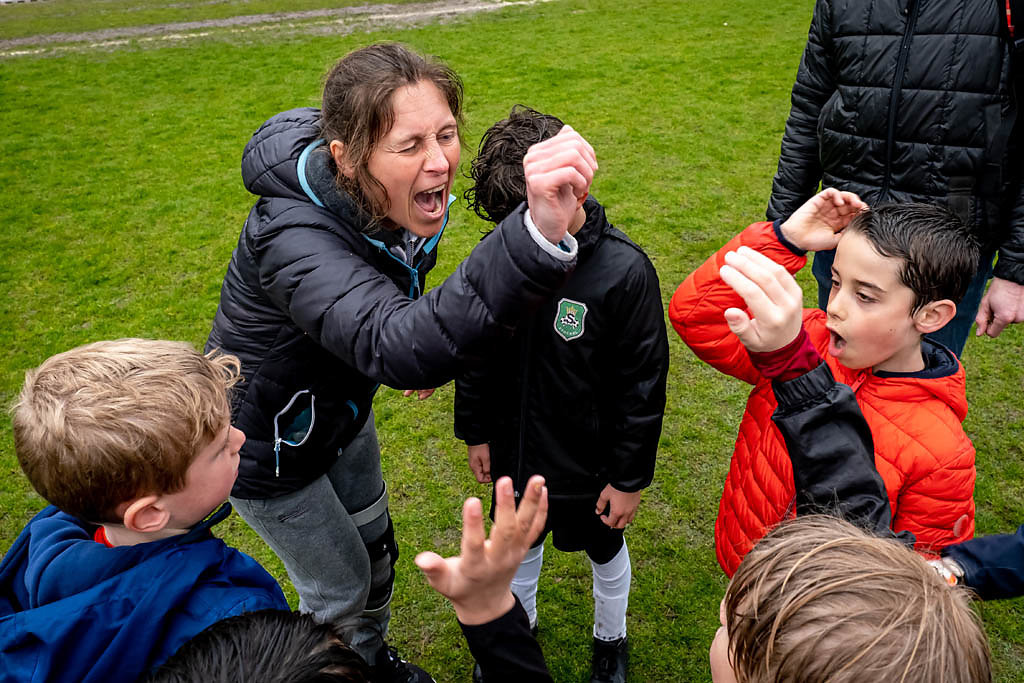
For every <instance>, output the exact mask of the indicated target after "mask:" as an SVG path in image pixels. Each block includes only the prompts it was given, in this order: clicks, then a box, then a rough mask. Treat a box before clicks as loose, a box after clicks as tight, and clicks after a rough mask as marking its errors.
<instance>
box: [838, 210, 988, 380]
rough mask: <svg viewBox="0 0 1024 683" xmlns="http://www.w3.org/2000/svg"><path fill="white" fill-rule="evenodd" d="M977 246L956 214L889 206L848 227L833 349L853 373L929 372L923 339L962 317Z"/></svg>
mask: <svg viewBox="0 0 1024 683" xmlns="http://www.w3.org/2000/svg"><path fill="white" fill-rule="evenodd" d="M978 262H979V251H978V246H977V243H976V241H975V240H974V238H973V237H972V236H971V234H970V232H969V231H968V230H967V228H966V226H964V224H963V223H962V222H961V221H960V220H959V219H958V218H957V217H956V216H955V215H954V214H952V213H950V212H949V211H947V210H945V209H943V208H940V207H936V206H931V205H927V204H885V205H881V206H878V207H876V208H874V209H872V210H870V211H865V212H863V213H861V214H859V215H858V216H857V217H856V218H854V219H853V220H852V221H851V222H850V224H849V226H847V228H846V230H845V231H844V233H843V235H842V237H841V238H840V240H839V245H838V246H837V247H836V255H835V262H834V264H833V267H832V291H831V293H830V294H829V300H828V308H827V314H828V320H827V324H826V326H827V327H828V329H829V332H830V333H831V339H830V344H829V349H828V352H829V354H830V355H832V356H834V357H835V358H836V359H837V360H839V361H840V362H841V363H842V364H843V365H845V366H846V367H848V368H852V369H861V368H873V369H875V370H884V371H889V372H917V371H920V370H923V369H924V367H925V365H924V360H923V358H922V356H921V337H922V335H925V334H928V333H930V332H936V331H938V330H939V329H941V328H942V327H943V326H944V325H945V324H946V323H948V322H949V321H950V320H952V319H953V317H954V316H955V315H956V306H957V303H958V302H959V301H960V299H961V298H963V295H964V293H965V292H966V291H967V286H968V284H969V283H970V281H971V278H972V277H973V276H974V273H975V271H976V270H977V268H978Z"/></svg>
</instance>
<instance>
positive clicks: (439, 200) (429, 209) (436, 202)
mask: <svg viewBox="0 0 1024 683" xmlns="http://www.w3.org/2000/svg"><path fill="white" fill-rule="evenodd" d="M444 189H445V186H444V185H439V186H438V187H435V188H432V189H430V190H424V191H423V192H417V193H416V194H415V195H414V196H413V201H414V202H416V206H417V207H419V208H420V210H422V211H423V212H424V213H426V214H427V215H428V216H431V217H432V218H436V217H438V216H440V215H441V214H442V213H443V212H444V207H445V204H444Z"/></svg>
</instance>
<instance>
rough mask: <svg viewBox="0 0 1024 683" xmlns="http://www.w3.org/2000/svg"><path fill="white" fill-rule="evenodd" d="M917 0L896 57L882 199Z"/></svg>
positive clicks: (885, 196) (910, 2)
mask: <svg viewBox="0 0 1024 683" xmlns="http://www.w3.org/2000/svg"><path fill="white" fill-rule="evenodd" d="M917 9H918V2H917V0H907V9H906V12H907V25H906V26H905V27H904V29H903V40H902V41H900V54H899V56H898V57H897V58H896V78H895V80H894V81H893V84H892V90H891V91H890V92H889V129H888V131H887V132H886V136H885V178H884V179H883V181H882V197H881V198H882V200H887V199H889V184H890V180H891V179H892V177H891V176H892V148H893V138H894V137H895V135H896V113H897V107H898V106H899V102H900V95H901V94H902V91H903V72H904V71H905V70H906V68H907V58H908V56H909V53H910V40H911V38H913V37H914V27H915V25H916V24H917Z"/></svg>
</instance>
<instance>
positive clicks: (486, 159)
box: [463, 104, 565, 223]
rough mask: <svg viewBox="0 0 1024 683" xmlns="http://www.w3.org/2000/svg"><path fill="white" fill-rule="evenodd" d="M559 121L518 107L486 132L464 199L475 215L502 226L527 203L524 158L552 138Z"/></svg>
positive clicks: (560, 123)
mask: <svg viewBox="0 0 1024 683" xmlns="http://www.w3.org/2000/svg"><path fill="white" fill-rule="evenodd" d="M563 125H565V124H563V123H562V121H561V120H560V119H558V118H557V117H555V116H551V115H549V114H542V113H540V112H539V111H536V110H534V109H530V108H529V107H526V106H523V105H521V104H517V105H515V106H514V107H512V111H511V112H509V115H508V118H505V119H502V120H501V121H498V122H497V123H495V124H494V125H493V126H491V127H490V128H488V129H487V132H486V133H484V136H483V138H482V139H481V140H480V151H479V152H478V153H477V155H476V158H475V159H473V163H472V165H471V166H470V169H469V177H470V178H471V179H472V180H473V186H472V187H470V188H469V189H468V190H466V191H465V193H464V194H463V197H464V198H465V200H466V203H467V204H468V205H469V208H470V209H472V210H473V211H474V212H476V215H478V216H480V217H481V218H483V219H484V220H485V221H488V222H491V223H500V222H501V221H502V220H504V219H505V217H506V216H508V215H509V214H510V213H512V212H513V211H515V209H516V207H517V206H519V205H520V204H521V203H523V202H524V201H526V179H525V177H524V175H523V157H524V156H526V150H528V149H529V148H530V147H531V146H532V145H535V144H537V143H538V142H542V141H543V140H547V139H548V138H550V137H553V136H554V135H555V134H556V133H558V131H560V130H561V129H562V126H563Z"/></svg>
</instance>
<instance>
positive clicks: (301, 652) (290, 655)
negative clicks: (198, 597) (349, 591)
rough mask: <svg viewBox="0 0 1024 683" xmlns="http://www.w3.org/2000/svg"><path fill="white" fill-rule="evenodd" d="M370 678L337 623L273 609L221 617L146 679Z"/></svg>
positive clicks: (213, 682)
mask: <svg viewBox="0 0 1024 683" xmlns="http://www.w3.org/2000/svg"><path fill="white" fill-rule="evenodd" d="M369 677H370V674H369V669H368V668H367V666H366V662H364V661H363V659H362V657H360V656H359V655H358V654H356V652H355V650H353V649H352V648H350V647H349V646H348V645H346V644H345V643H344V642H343V641H342V639H341V633H340V632H339V631H338V630H337V629H336V628H335V627H334V626H332V625H331V624H318V623H317V622H316V621H314V620H313V617H312V616H310V615H308V614H300V613H298V612H285V611H282V610H272V609H271V610H260V611H258V612H248V613H246V614H240V615H238V616H235V617H230V618H228V619H224V620H223V621H218V622H217V623H216V624H214V625H213V626H210V627H208V628H207V629H206V630H204V631H202V632H201V633H199V635H197V636H195V637H194V638H192V640H190V641H188V642H187V643H185V644H184V645H182V646H181V647H180V648H179V649H178V651H177V652H175V653H174V655H172V656H171V658H170V659H168V660H167V661H166V662H164V664H163V665H162V666H161V667H160V668H159V669H157V670H156V671H154V672H153V673H151V674H150V675H149V678H147V679H146V683H364V682H365V681H368V680H369Z"/></svg>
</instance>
